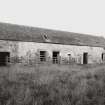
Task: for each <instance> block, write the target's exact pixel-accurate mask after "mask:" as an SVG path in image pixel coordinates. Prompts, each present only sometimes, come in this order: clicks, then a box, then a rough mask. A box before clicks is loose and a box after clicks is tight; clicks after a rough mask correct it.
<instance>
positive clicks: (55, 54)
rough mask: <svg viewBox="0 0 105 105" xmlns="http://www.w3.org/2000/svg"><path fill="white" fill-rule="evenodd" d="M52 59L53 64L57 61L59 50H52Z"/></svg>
mask: <svg viewBox="0 0 105 105" xmlns="http://www.w3.org/2000/svg"><path fill="white" fill-rule="evenodd" d="M52 59H53V63H54V64H57V63H59V51H53V54H52Z"/></svg>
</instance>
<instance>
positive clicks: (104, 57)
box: [101, 53, 105, 61]
mask: <svg viewBox="0 0 105 105" xmlns="http://www.w3.org/2000/svg"><path fill="white" fill-rule="evenodd" d="M101 58H102V61H104V59H105V53H102V55H101Z"/></svg>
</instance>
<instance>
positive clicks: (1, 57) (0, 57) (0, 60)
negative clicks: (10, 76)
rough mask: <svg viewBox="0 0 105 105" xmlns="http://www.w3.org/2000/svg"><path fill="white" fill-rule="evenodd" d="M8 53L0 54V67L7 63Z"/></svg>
mask: <svg viewBox="0 0 105 105" xmlns="http://www.w3.org/2000/svg"><path fill="white" fill-rule="evenodd" d="M9 57H10V53H9V52H0V66H6V65H7V62H8V61H9Z"/></svg>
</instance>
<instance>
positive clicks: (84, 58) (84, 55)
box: [83, 53, 88, 64]
mask: <svg viewBox="0 0 105 105" xmlns="http://www.w3.org/2000/svg"><path fill="white" fill-rule="evenodd" d="M87 63H88V53H83V64H87Z"/></svg>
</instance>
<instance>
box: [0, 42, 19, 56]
mask: <svg viewBox="0 0 105 105" xmlns="http://www.w3.org/2000/svg"><path fill="white" fill-rule="evenodd" d="M0 52H10V56H11V57H15V56H17V55H18V42H17V41H7V40H6V41H5V40H0Z"/></svg>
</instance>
